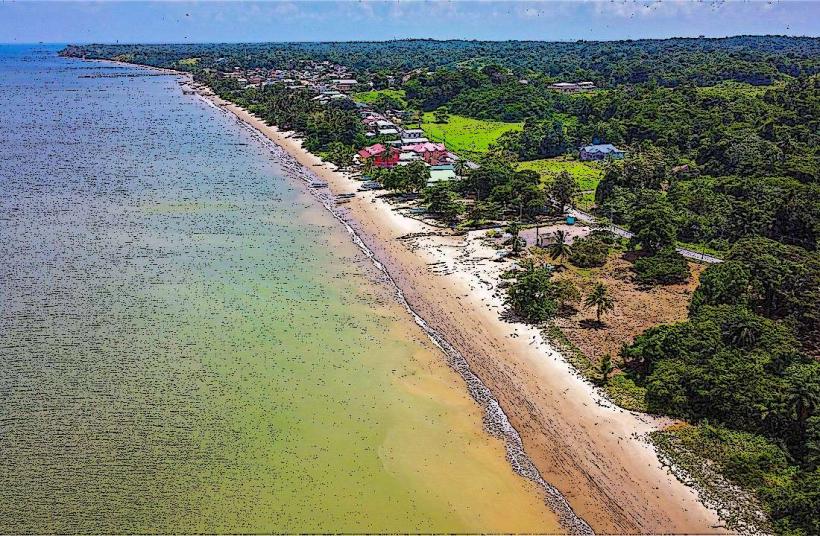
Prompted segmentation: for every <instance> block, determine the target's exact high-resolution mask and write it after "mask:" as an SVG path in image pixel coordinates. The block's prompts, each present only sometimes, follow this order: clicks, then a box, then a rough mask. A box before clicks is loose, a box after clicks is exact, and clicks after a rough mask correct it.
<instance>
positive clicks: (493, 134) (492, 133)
mask: <svg viewBox="0 0 820 536" xmlns="http://www.w3.org/2000/svg"><path fill="white" fill-rule="evenodd" d="M411 125H412V123H411ZM523 126H524V123H502V122H501V121H485V120H482V119H471V118H469V117H462V116H460V115H451V116H450V119H449V121H448V122H447V123H441V124H439V123H436V122H435V121H434V118H433V114H432V113H430V112H428V113H425V114H424V121H423V123H422V125H421V128H422V129H424V132H425V134H427V137H428V138H430V140H431V141H441V142H446V143H447V148H448V149H450V150H451V151H453V152H455V153H458V154H464V155H471V154H472V155H475V154H477V153H484V152H487V149H488V148H489V146H490V145H491V144H492V143H495V140H497V139H498V137H499V136H501V135H502V134H504V133H505V132H510V131H513V130H521V128H522V127H523Z"/></svg>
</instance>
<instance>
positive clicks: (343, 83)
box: [333, 78, 358, 91]
mask: <svg viewBox="0 0 820 536" xmlns="http://www.w3.org/2000/svg"><path fill="white" fill-rule="evenodd" d="M356 84H358V82H356V81H355V80H353V79H352V78H342V79H338V80H334V81H333V85H335V86H336V89H338V90H339V91H350V90H351V89H353V88H354V87H355V86H356Z"/></svg>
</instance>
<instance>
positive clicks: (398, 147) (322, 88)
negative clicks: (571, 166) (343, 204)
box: [221, 61, 624, 184]
mask: <svg viewBox="0 0 820 536" xmlns="http://www.w3.org/2000/svg"><path fill="white" fill-rule="evenodd" d="M221 74H222V76H224V77H226V78H233V79H235V80H237V82H239V83H240V84H243V85H244V86H245V87H264V86H267V85H272V84H285V86H286V87H287V88H288V89H291V90H309V91H311V92H313V93H315V94H316V96H315V97H313V99H314V100H315V101H317V102H319V103H321V104H329V103H331V102H333V101H337V100H351V101H352V100H353V99H352V98H351V96H350V94H351V93H353V92H356V91H367V90H370V89H371V86H372V84H367V85H366V84H361V83H359V82H358V81H357V80H356V78H355V77H354V75H353V73H352V72H350V71H349V70H348V69H347V68H346V67H344V66H342V65H338V64H334V63H332V62H329V61H321V62H317V61H309V62H306V63H304V64H303V65H301V66H300V67H299V68H297V69H290V70H283V69H269V70H268V69H262V68H253V69H247V70H244V71H243V70H240V68H239V67H236V68H234V70H233V71H227V72H222V73H221ZM395 82H396V80H395V79H394V77H388V80H387V83H388V84H389V85H392V84H394V83H395ZM521 83H527V81H526V80H521ZM549 87H550V89H553V90H555V91H559V92H562V93H579V92H586V91H591V90H594V89H595V84H594V83H592V82H577V83H573V82H557V83H554V84H551V85H550V86H549ZM354 105H355V106H356V108H357V110H358V113H359V115H360V116H361V118H362V123H363V125H364V127H365V131H366V136H368V137H370V138H373V139H374V143H373V144H371V145H369V146H366V147H362V148H361V149H360V150H359V151H358V152H357V154H356V155H355V156H354V160H355V162H356V163H357V164H358V165H359V166H361V167H362V168H365V169H367V168H374V167H375V168H387V169H390V168H393V167H396V166H403V165H407V164H410V163H412V162H419V161H420V162H424V163H425V164H427V165H428V166H430V179H429V183H428V184H433V183H436V182H440V181H449V180H453V179H456V178H458V175H457V170H458V169H475V168H477V167H478V164H476V163H475V162H472V161H469V160H465V161H464V162H463V166H461V167H459V166H457V165H456V162H457V161H458V160H459V159H460V157H459V156H458V155H456V154H455V153H453V152H452V151H450V150H448V149H447V147H446V145H445V144H444V143H442V142H437V141H434V140H430V139H428V137H427V135H426V134H425V132H424V130H422V129H421V128H408V125H410V124H411V117H410V113H409V112H408V111H406V110H386V111H384V112H379V111H376V110H374V109H373V108H372V107H371V106H369V105H368V104H366V103H363V102H356V101H354ZM419 126H420V125H419ZM376 140H378V141H376ZM623 156H624V152H623V151H622V150H620V149H618V148H617V147H615V146H613V145H611V144H591V145H587V146H584V147H581V148H580V149H579V153H578V157H579V159H580V160H582V161H589V160H605V159H620V158H623Z"/></svg>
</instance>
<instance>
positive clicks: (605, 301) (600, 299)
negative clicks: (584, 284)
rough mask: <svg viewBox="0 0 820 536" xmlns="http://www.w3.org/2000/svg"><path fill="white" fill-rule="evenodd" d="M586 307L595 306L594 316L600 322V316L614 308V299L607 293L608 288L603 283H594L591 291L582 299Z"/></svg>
mask: <svg viewBox="0 0 820 536" xmlns="http://www.w3.org/2000/svg"><path fill="white" fill-rule="evenodd" d="M584 306H586V307H587V309H589V308H592V307H595V316H596V318H597V319H598V323H599V324H600V323H601V316H602V315H604V314H605V313H607V312H609V311H611V310H612V309H614V308H615V300H614V299H613V298H612V295H611V294H610V293H609V289H607V288H606V285H604V284H603V283H600V282H598V283H595V286H594V287H593V288H592V292H591V293H590V294H589V296H587V298H586V300H584Z"/></svg>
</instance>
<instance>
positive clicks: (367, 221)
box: [189, 85, 725, 534]
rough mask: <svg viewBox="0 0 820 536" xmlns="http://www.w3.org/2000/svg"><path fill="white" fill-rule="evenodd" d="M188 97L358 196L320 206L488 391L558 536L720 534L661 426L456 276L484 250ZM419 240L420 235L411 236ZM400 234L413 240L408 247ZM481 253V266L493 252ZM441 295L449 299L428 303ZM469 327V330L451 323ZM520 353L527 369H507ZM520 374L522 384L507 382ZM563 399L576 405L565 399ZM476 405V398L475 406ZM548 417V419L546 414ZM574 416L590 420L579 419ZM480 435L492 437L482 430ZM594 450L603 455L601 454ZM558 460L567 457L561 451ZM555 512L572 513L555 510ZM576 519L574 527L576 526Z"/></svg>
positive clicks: (485, 286) (286, 139)
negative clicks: (466, 258) (446, 267)
mask: <svg viewBox="0 0 820 536" xmlns="http://www.w3.org/2000/svg"><path fill="white" fill-rule="evenodd" d="M189 87H190V88H191V89H192V90H194V92H195V93H196V94H197V95H199V96H200V97H202V98H204V99H205V100H207V101H208V102H209V103H210V104H211V105H213V106H215V107H217V108H220V109H221V110H224V111H225V112H227V113H230V114H232V115H234V116H235V117H236V119H237V120H238V121H241V122H243V123H245V124H246V125H247V126H248V127H250V128H252V129H253V130H255V131H256V132H258V133H259V134H261V135H262V136H264V138H266V139H267V140H269V141H270V142H272V143H274V144H276V145H277V146H278V147H279V148H280V149H281V150H283V151H284V152H285V153H287V154H288V155H289V156H290V157H291V158H292V159H293V161H295V163H296V164H297V165H299V166H301V167H302V168H303V170H294V169H292V168H291V169H289V171H291V172H296V173H299V172H301V173H306V174H307V176H305V177H303V178H302V180H304V181H308V180H309V179H310V175H313V176H315V177H317V178H319V179H320V180H323V181H325V182H327V184H328V188H327V190H328V191H329V192H330V193H332V194H333V195H338V194H342V193H354V192H355V193H356V197H355V198H354V199H353V200H352V201H351V202H350V203H347V204H345V205H344V208H336V209H335V210H334V206H333V205H332V202H333V201H332V197H326V201H328V203H330V204H325V206H326V208H328V209H329V210H330V211H331V212H332V213H333V214H334V216H336V217H337V219H339V220H340V221H341V222H342V223H343V224H344V225H345V226H346V227H347V228H348V232H350V233H351V235H352V236H353V237H355V238H354V241H355V240H356V239H358V240H360V241H361V242H362V245H363V246H364V247H365V248H366V249H365V251H366V253H367V252H369V253H368V256H371V255H372V257H371V258H372V260H373V261H374V263H377V267H379V268H380V269H383V270H384V272H385V273H386V275H387V276H388V277H389V278H390V280H391V281H392V282H393V283H394V284H395V286H396V288H397V289H398V291H399V292H400V293H401V295H400V299H402V300H403V301H404V303H405V304H406V307H407V308H408V310H409V311H410V313H411V315H413V316H414V319H416V321H417V322H419V321H421V322H423V323H424V325H422V327H425V326H427V327H429V326H436V329H433V330H432V331H433V333H435V334H436V335H435V336H433V335H431V338H433V340H434V342H436V344H437V345H439V346H441V343H442V342H443V343H444V344H445V345H446V347H450V349H451V351H449V352H448V351H447V348H446V347H445V348H443V350H444V351H445V354H446V355H447V356H448V359H453V355H454V354H453V353H455V355H458V356H460V357H461V359H463V360H464V364H465V365H466V367H467V371H469V374H472V375H474V376H475V378H476V380H478V381H479V383H481V386H482V387H484V388H485V389H486V390H487V394H489V395H490V396H491V397H492V398H491V399H490V400H489V401H487V403H488V404H489V405H497V406H498V410H499V411H500V412H501V414H502V415H504V416H505V419H504V420H506V421H507V422H508V423H509V426H510V428H511V429H512V430H513V433H514V434H515V436H517V437H518V438H519V440H520V443H521V446H522V449H523V453H526V455H525V456H526V458H527V459H528V460H531V463H532V470H533V471H534V473H535V474H537V477H533V476H527V478H531V479H533V480H535V481H536V482H538V481H539V480H541V482H543V484H544V485H545V486H546V489H545V492H546V493H547V496H548V500H547V503H548V504H549V506H550V507H551V508H553V509H554V510H555V509H556V507H558V508H559V511H556V513H557V514H558V515H559V518H561V521H562V524H564V525H565V528H566V529H568V530H569V531H570V532H581V533H584V532H588V531H590V530H594V531H595V532H603V533H613V532H619V533H634V532H655V533H656V532H667V533H669V532H677V533H698V534H706V533H722V532H725V529H724V526H723V524H722V523H721V521H720V519H719V517H718V515H717V513H716V512H715V511H714V510H712V509H710V508H708V507H706V506H705V505H703V504H702V503H701V502H700V500H699V498H698V494H697V491H696V490H694V489H692V488H689V487H687V486H685V485H684V484H683V483H681V482H680V481H679V480H678V479H677V477H675V476H674V475H673V473H672V472H671V471H670V470H668V469H667V468H666V467H664V465H663V464H662V463H661V461H660V460H659V458H658V454H657V452H656V451H655V448H654V447H653V446H651V445H650V444H649V443H648V441H647V440H646V435H647V434H648V433H649V432H651V431H654V430H658V429H660V428H661V427H662V424H663V422H664V421H663V419H658V418H655V417H652V416H649V415H644V414H640V413H636V412H629V411H626V410H623V409H621V408H618V407H617V406H614V405H612V404H611V403H610V402H608V401H607V400H605V399H604V398H603V397H602V396H601V395H600V394H599V393H598V391H597V390H596V389H595V388H594V387H593V386H592V385H591V384H589V383H588V382H586V381H584V380H583V379H582V378H580V377H579V375H578V374H577V373H576V372H575V371H574V370H573V369H571V366H570V365H569V364H568V363H566V361H565V360H564V358H563V357H562V356H561V355H560V354H559V353H558V352H557V351H556V350H555V349H554V348H553V347H552V346H551V345H550V344H549V343H548V342H547V341H545V340H544V339H543V337H542V335H541V333H540V330H538V329H537V328H535V327H531V326H526V325H523V324H509V323H506V322H504V321H503V320H501V319H500V318H499V316H498V313H499V312H501V310H503V306H502V304H501V303H500V302H501V296H500V294H498V293H497V292H494V291H495V288H494V285H493V284H492V283H491V282H490V281H492V278H490V277H488V276H489V275H490V274H488V273H487V272H488V271H486V270H485V271H484V272H481V271H478V272H476V273H469V269H468V268H467V267H465V266H458V267H456V266H455V265H457V264H458V261H457V257H458V253H457V250H458V249H461V248H465V247H466V248H475V249H480V248H481V246H480V245H478V244H477V243H476V242H478V240H477V236H472V237H469V235H468V240H467V241H466V242H467V244H466V245H465V244H463V243H462V242H464V240H463V239H462V238H460V237H450V236H441V234H440V230H439V229H436V228H434V227H432V226H428V225H427V224H424V223H423V222H420V221H418V220H416V219H413V218H409V217H406V216H403V215H401V214H398V213H397V212H396V211H395V210H394V208H393V207H392V206H391V205H389V204H388V203H386V202H385V201H383V200H381V199H378V197H377V194H376V193H374V192H357V189H358V185H359V182H358V181H355V180H354V179H351V178H350V177H348V176H347V174H346V173H343V172H340V171H338V170H336V169H335V166H333V165H332V164H327V163H324V162H323V161H322V160H321V159H320V158H319V157H317V156H315V155H313V154H312V153H310V152H308V151H307V150H305V149H303V148H302V146H301V141H300V140H298V139H297V138H295V137H293V135H292V133H287V132H282V131H279V130H278V129H277V128H275V127H271V126H269V125H266V124H265V123H264V122H263V121H262V120H261V119H259V118H258V117H256V116H254V115H253V114H251V113H250V112H248V111H247V110H244V109H243V108H241V107H239V106H236V105H234V104H232V103H229V102H226V101H223V100H222V99H220V98H219V97H217V96H215V95H213V94H212V92H210V90H209V89H207V88H203V87H199V86H194V85H189ZM285 169H286V170H288V168H287V167H286V166H285ZM317 197H320V196H319V195H317ZM479 233H480V232H479ZM419 234H421V235H425V234H427V235H428V236H415V235H419ZM471 234H474V235H477V234H478V233H475V232H474V233H471ZM408 235H414V238H411V239H408V238H407V236H408ZM408 245H409V247H408ZM445 249H447V250H450V251H445ZM454 251H456V253H454ZM481 253H483V254H484V256H485V258H486V259H487V261H485V262H486V263H487V264H490V261H489V256H490V251H489V250H488V251H484V252H480V253H479V254H481ZM442 262H443V263H445V264H450V263H451V264H452V265H453V268H455V270H454V271H453V272H452V273H449V274H445V275H444V277H446V278H447V279H451V280H452V281H445V282H444V283H445V285H444V286H439V283H441V281H437V279H440V278H442V274H436V273H435V272H432V271H431V269H430V265H434V264H438V263H442ZM492 264H494V265H495V266H494V267H493V266H491V267H490V269H491V270H495V271H501V270H502V269H503V267H501V266H499V265H498V263H492ZM459 268H460V269H459ZM495 275H497V273H496V274H495ZM448 283H449V284H448ZM439 291H444V292H441V294H449V296H444V297H443V298H442V297H441V296H439V297H436V296H435V295H436V294H439ZM487 302H489V303H487ZM487 305H489V307H488V306H487ZM459 314H461V315H462V316H460V317H459V316H458V315H459ZM467 317H470V320H471V322H470V323H469V324H467V323H466V322H464V323H463V325H459V324H460V322H456V321H454V319H455V318H459V319H460V320H466V318H467ZM420 325H421V324H420ZM471 328H477V329H471ZM428 334H430V332H429V331H428ZM478 334H482V335H483V336H482V337H476V335H478ZM439 338H440V339H439ZM482 347H483V349H482ZM511 350H512V352H511ZM516 354H519V355H516ZM521 354H524V359H523V360H521V359H516V357H519V356H520V355H521ZM457 370H458V368H457ZM521 372H523V373H524V374H521V376H524V377H523V378H519V377H518V376H519V374H516V373H521ZM460 373H461V371H460ZM462 377H465V376H464V375H463V374H462ZM465 381H467V384H468V389H469V388H470V381H469V380H468V378H466V377H465ZM542 382H547V383H546V385H543V383H542ZM545 387H547V388H548V391H545V389H544V388H545ZM522 388H523V389H522ZM559 389H560V390H561V391H560V392H559V391H558V390H559ZM522 391H523V392H522ZM570 391H571V392H572V393H573V394H574V395H580V396H579V398H578V399H574V400H573V399H571V398H570V397H569V396H568V393H569V392H570ZM480 396H481V395H479V396H478V397H476V396H475V395H474V398H476V400H477V401H479V403H480V404H481V399H480ZM573 398H574V397H573ZM562 405H566V406H568V407H561V406H562ZM482 406H484V404H482ZM484 407H485V411H486V409H487V407H486V406H484ZM582 408H583V409H582ZM550 410H552V412H553V413H557V415H555V414H552V415H550V414H549V412H550ZM573 410H574V411H573ZM583 413H587V415H586V416H584V417H583V418H579V417H581V416H582V414H583ZM556 417H558V418H556ZM573 420H575V421H576V422H573ZM488 429H489V431H490V432H491V433H493V432H494V430H493V427H492V425H491V424H490V425H489V426H488ZM596 429H597V430H596ZM593 431H594V432H595V433H590V432H593ZM607 436H610V437H607ZM508 441H509V439H508ZM513 442H515V441H514V440H513ZM508 445H509V443H508ZM597 445H601V446H606V447H608V448H605V449H599V448H597V447H596V446H597ZM556 447H557V448H558V450H559V451H558V452H556ZM563 449H566V451H564V452H561V450H563ZM581 451H582V452H581ZM607 451H609V454H610V455H613V454H617V455H618V457H617V458H615V460H616V461H610V462H609V463H607V462H606V461H605V460H602V459H601V458H603V457H606V454H604V453H605V452H607ZM507 453H508V454H507V457H508V460H509V461H510V463H511V465H512V466H513V468H514V469H516V470H518V472H519V474H524V475H525V476H526V473H527V471H526V470H524V471H523V472H522V470H521V468H520V467H517V465H516V462H517V460H515V459H514V457H511V455H510V449H509V446H508V451H507ZM577 456H579V457H581V459H580V460H579V459H578V458H577ZM550 488H551V489H554V490H556V491H557V493H558V496H559V497H560V499H559V500H558V501H557V504H556V503H554V502H553V501H550V500H549V490H550ZM553 500H554V498H553ZM562 501H564V502H565V503H566V504H567V506H568V509H569V512H567V511H564V512H563V513H562V512H561V511H560V502H562ZM619 503H620V504H619ZM570 512H571V513H570ZM573 518H574V519H575V520H577V521H578V522H580V523H573V521H572V519H573Z"/></svg>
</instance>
